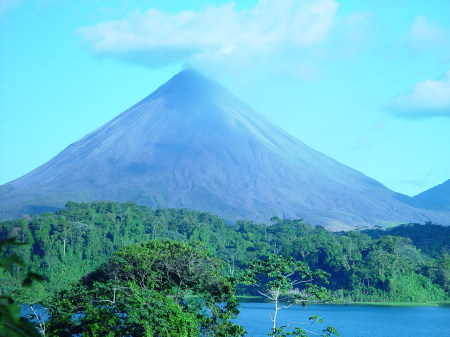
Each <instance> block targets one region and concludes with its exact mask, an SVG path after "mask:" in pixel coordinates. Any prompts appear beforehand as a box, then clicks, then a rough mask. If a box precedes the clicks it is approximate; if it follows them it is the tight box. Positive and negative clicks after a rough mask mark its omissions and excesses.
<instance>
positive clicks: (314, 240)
mask: <svg viewBox="0 0 450 337" xmlns="http://www.w3.org/2000/svg"><path fill="white" fill-rule="evenodd" d="M448 231H449V228H448V227H442V226H438V225H433V224H425V225H417V224H412V225H403V226H400V227H394V228H392V229H389V230H374V231H368V232H359V231H352V232H346V233H330V232H328V231H327V230H325V229H324V228H321V227H313V226H311V225H309V224H305V223H303V222H302V221H301V220H286V219H279V218H273V219H272V223H270V224H263V225H261V224H254V223H252V222H249V221H238V222H236V223H235V224H233V225H226V224H225V223H224V221H223V220H221V219H220V218H218V217H216V216H214V215H211V214H208V213H204V212H198V211H189V210H185V209H181V210H175V209H164V210H150V209H148V208H147V207H144V206H138V205H136V204H133V203H116V202H106V201H105V202H92V203H73V202H69V203H68V204H67V206H66V208H65V209H63V210H61V211H58V212H56V213H44V214H41V215H39V216H34V217H28V218H24V219H21V220H15V221H8V222H4V223H1V224H0V240H1V239H7V238H15V239H16V240H17V241H18V242H27V243H28V245H24V246H14V247H8V249H7V250H5V252H4V254H5V255H4V256H9V255H11V254H16V255H17V256H20V257H21V259H22V260H23V261H24V262H25V263H26V264H27V265H28V266H29V267H30V268H32V270H34V271H35V272H38V273H41V274H43V275H45V276H46V278H47V281H44V282H42V283H41V284H38V285H36V286H35V287H34V289H33V292H29V291H28V292H27V291H22V292H21V296H22V298H23V299H26V300H27V301H34V300H36V299H39V298H43V297H45V296H48V295H49V294H52V293H54V292H55V291H59V290H62V289H64V288H65V287H67V285H68V284H69V283H71V282H76V281H77V280H79V279H80V278H81V277H82V276H83V275H85V274H87V273H89V272H92V271H93V270H94V269H96V268H97V267H99V266H100V265H101V264H102V263H104V262H106V260H107V259H108V258H109V257H110V256H112V254H113V253H114V252H115V251H117V250H119V249H120V248H122V247H124V246H126V245H130V244H134V243H138V242H145V241H148V240H151V239H161V238H169V239H174V240H178V241H182V242H191V243H193V242H198V241H200V242H202V243H203V244H204V246H205V247H206V249H207V250H208V251H209V252H210V253H211V254H213V255H215V256H217V257H219V258H220V259H222V260H223V261H225V262H226V269H227V271H228V274H229V275H230V276H233V275H236V273H237V271H238V270H239V269H240V268H242V267H243V266H245V265H247V264H248V262H249V261H250V260H252V259H255V258H257V259H259V258H265V257H267V256H269V255H270V254H276V255H284V256H292V257H293V258H295V259H296V260H300V261H303V262H305V263H306V264H308V266H309V267H310V268H311V269H322V270H324V271H326V272H327V273H329V274H330V275H331V277H330V278H329V282H330V283H329V285H328V287H329V288H330V289H331V290H333V291H335V292H336V294H337V295H339V298H340V299H341V300H343V301H346V300H358V301H367V300H371V301H415V300H418V299H419V298H420V299H423V298H428V299H429V300H436V301H442V300H445V299H447V298H448V294H449V293H450V272H449V270H450V268H449V265H450V257H449V256H450V255H449V254H448V248H446V247H448V246H449V245H450V237H449V235H448ZM369 234H370V235H369ZM430 238H431V239H430ZM26 272H27V270H25V269H24V268H22V267H20V266H17V265H16V266H14V267H13V268H8V269H7V270H4V271H0V273H1V274H0V276H1V278H2V283H1V285H0V292H1V293H11V292H12V291H13V290H15V289H18V288H19V287H20V282H18V281H17V280H19V279H21V278H23V277H24V276H25V275H26ZM411 275H416V276H411ZM411 277H413V278H411ZM422 277H425V278H426V279H427V280H428V282H429V284H427V285H426V286H425V283H424V282H421V281H418V280H423V278H422ZM403 278H404V280H402V279H403ZM413 279H414V280H416V281H417V282H416V281H414V282H412V281H411V280H413ZM408 280H409V281H411V282H412V283H411V284H414V287H412V288H411V291H410V293H406V292H404V291H399V290H398V289H399V287H398V286H396V287H394V285H395V284H405V282H409V281H408ZM394 289H397V290H395V291H394ZM439 289H441V290H442V289H443V290H444V292H445V293H443V292H442V291H439ZM245 291H248V290H245ZM414 294H417V296H415V295H414ZM419 294H420V295H419Z"/></svg>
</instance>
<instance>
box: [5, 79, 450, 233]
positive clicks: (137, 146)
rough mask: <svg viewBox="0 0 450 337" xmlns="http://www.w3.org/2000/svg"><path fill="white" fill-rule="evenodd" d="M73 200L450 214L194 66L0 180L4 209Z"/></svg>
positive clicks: (390, 215) (414, 218)
mask: <svg viewBox="0 0 450 337" xmlns="http://www.w3.org/2000/svg"><path fill="white" fill-rule="evenodd" d="M69 200H72V201H93V200H115V201H133V202H136V203H139V204H144V205H148V206H150V207H153V208H161V207H163V208H166V207H171V208H190V209H197V210H203V211H209V212H212V213H214V214H217V215H219V216H221V217H223V218H225V219H227V220H229V221H234V220H237V219H247V220H255V221H264V220H267V219H269V218H270V217H272V216H274V215H277V216H279V217H286V218H304V219H305V220H306V221H308V222H310V223H312V224H320V225H325V226H328V227H332V228H334V229H344V228H350V227H353V226H358V225H376V224H380V223H387V222H393V223H398V222H423V221H426V220H432V221H435V222H438V223H439V222H441V223H443V222H444V219H448V218H449V217H448V214H447V216H445V214H441V213H437V212H433V211H429V210H422V209H418V208H415V207H413V206H412V204H411V205H410V204H409V202H410V198H409V197H407V196H404V195H401V194H398V193H395V192H393V191H391V190H389V189H387V188H386V187H384V186H383V185H382V184H380V183H378V182H377V181H375V180H373V179H371V178H369V177H367V176H365V175H363V174H362V173H360V172H358V171H355V170H353V169H351V168H349V167H347V166H345V165H342V164H340V163H338V162H337V161H335V160H333V159H331V158H329V157H327V156H325V155H323V154H321V153H319V152H317V151H315V150H313V149H311V148H310V147H308V146H306V145H305V144H303V143H302V142H300V141H299V140H297V139H295V138H294V137H292V136H290V135H289V134H287V133H286V132H284V131H283V130H281V129H280V128H278V127H277V126H275V125H273V124H272V123H270V122H269V121H267V120H266V119H265V118H264V117H263V116H261V115H260V114H258V113H257V112H255V111H254V110H253V109H251V108H250V107H249V106H247V105H246V104H245V103H243V102H242V101H240V100H239V99H238V98H236V97H235V96H233V95H232V94H231V93H230V92H229V91H227V90H226V89H225V88H223V87H222V86H220V85H219V84H217V83H215V82H213V81H211V80H209V79H206V78H205V77H203V76H202V75H200V74H198V73H195V72H193V71H189V70H188V71H183V72H181V73H179V74H178V75H176V76H174V77H173V78H172V79H171V80H169V81H168V82H167V83H165V84H164V85H162V86H161V87H160V88H159V89H157V90H156V91H155V92H154V93H152V94H151V95H150V96H148V97H146V98H145V99H143V100H142V101H141V102H139V103H137V104H136V105H134V106H133V107H131V108H130V109H128V110H126V111H125V112H123V113H122V114H120V115H119V116H117V117H116V118H114V119H113V120H111V121H110V122H108V123H107V124H105V125H104V126H102V127H100V128H99V129H97V130H95V131H93V132H92V133H90V134H88V135H87V136H85V137H84V138H82V139H81V140H79V141H78V142H76V143H74V144H72V145H70V146H69V147H67V148H66V149H65V150H63V151H62V152H61V153H59V154H58V155H57V156H56V157H54V158H53V159H51V160H50V161H48V162H47V163H45V164H44V165H42V166H40V167H38V168H37V169H35V170H33V171H32V172H30V173H28V174H27V175H25V176H23V177H21V178H19V179H16V180H14V181H11V182H9V183H7V184H5V185H3V186H1V187H0V213H1V218H2V219H7V218H9V219H11V218H14V217H18V216H21V215H23V214H25V213H36V212H40V211H44V210H51V209H55V208H61V207H63V206H64V204H65V203H66V202H67V201H69ZM447 221H448V220H447Z"/></svg>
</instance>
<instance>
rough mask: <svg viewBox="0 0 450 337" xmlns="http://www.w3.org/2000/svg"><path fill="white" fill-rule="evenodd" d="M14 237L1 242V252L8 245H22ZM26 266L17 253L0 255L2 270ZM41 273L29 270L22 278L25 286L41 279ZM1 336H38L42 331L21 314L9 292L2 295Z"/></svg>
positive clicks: (0, 305) (0, 303)
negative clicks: (5, 255) (6, 255)
mask: <svg viewBox="0 0 450 337" xmlns="http://www.w3.org/2000/svg"><path fill="white" fill-rule="evenodd" d="M21 245H23V244H21V243H17V242H16V241H15V240H14V239H8V240H4V241H1V242H0V253H1V251H2V249H3V248H4V247H5V246H6V247H8V246H21ZM14 265H16V266H20V267H25V264H24V262H23V261H22V259H21V258H20V257H19V256H17V255H15V254H12V255H9V256H8V257H1V256H0V270H1V269H5V268H9V267H11V266H14ZM42 279H43V278H42V276H41V275H39V274H36V273H33V272H28V273H27V274H26V276H25V278H24V279H23V280H22V286H23V287H30V286H31V285H32V282H33V281H41V280H42ZM0 336H9V337H38V336H40V333H39V332H38V331H37V330H36V329H35V327H34V325H33V324H32V323H30V322H29V321H28V320H26V319H25V318H23V317H21V316H20V309H19V306H18V305H17V303H16V302H15V301H14V300H13V299H12V298H11V297H10V296H8V295H7V294H3V295H2V296H0Z"/></svg>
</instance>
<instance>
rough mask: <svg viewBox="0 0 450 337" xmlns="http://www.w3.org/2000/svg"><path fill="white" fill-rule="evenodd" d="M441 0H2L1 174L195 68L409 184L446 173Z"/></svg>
mask: <svg viewBox="0 0 450 337" xmlns="http://www.w3.org/2000/svg"><path fill="white" fill-rule="evenodd" d="M449 13H450V1H448V0H428V1H423V0H408V1H406V0H396V1H392V0H391V1H387V0H353V1H352V0H345V1H343V0H342V1H336V0H266V1H264V0H260V1H257V0H246V1H235V2H229V1H203V0H192V1H162V0H161V1H152V0H148V1H138V0H136V1H134V0H115V1H104V0H96V1H94V0H78V1H70V0H0V163H1V166H0V184H2V183H6V182H8V181H10V180H13V179H15V178H18V177H20V176H22V175H23V174H26V173H27V172H29V171H31V170H32V169H34V168H36V167H38V166H39V165H41V164H43V163H44V162H46V161H47V160H49V159H51V158H52V157H53V156H55V155H56V154H58V153H59V152H60V151H61V150H63V149H64V148H65V147H67V146H68V145H69V144H71V143H73V142H75V141H77V140H78V139H80V138H81V137H83V136H84V135H86V134H87V133H89V132H91V131H92V130H94V129H96V128H98V127H100V126H101V125H103V124H104V123H106V122H107V121H109V120H110V119H112V118H113V117H115V116H116V115H118V114H119V113H121V112H122V111H123V110H125V109H127V108H128V107H130V106H131V105H133V104H134V103H136V102H137V101H139V100H140V99H142V98H143V97H145V96H147V95H148V94H150V93H151V92H152V91H153V90H155V89H156V88H157V87H158V86H159V85H160V84H162V83H164V82H165V81H167V80H168V79H169V78H170V77H172V76H173V75H175V74H176V73H177V72H179V71H180V70H182V69H183V68H184V67H192V68H195V69H197V70H199V71H200V72H203V73H204V74H205V75H207V76H209V77H211V78H213V79H215V80H217V81H219V82H220V83H222V84H223V85H224V86H226V87H227V88H229V89H230V90H231V91H232V92H234V93H235V94H236V95H237V96H238V97H240V98H241V99H242V100H244V101H245V102H247V103H248V104H249V105H250V106H252V107H253V108H255V109H256V110H258V111H259V112H260V113H262V114H263V115H265V116H266V117H267V118H268V119H269V120H271V121H272V122H274V123H275V124H277V125H278V126H280V127H281V128H283V129H285V130H286V131H288V132H289V133H291V134H292V135H294V136H296V137H297V138H298V139H300V140H301V141H303V142H304V143H306V144H308V145H310V146H311V147H313V148H315V149H316V150H319V151H320V152H323V153H325V154H327V155H329V156H331V157H333V158H335V159H336V160H338V161H340V162H342V163H344V164H346V165H348V166H350V167H353V168H355V169H357V170H359V171H361V172H363V173H365V174H366V175H368V176H370V177H372V178H375V179H377V180H378V181H380V182H381V183H383V184H384V185H385V186H387V187H389V188H391V189H393V190H395V191H398V192H401V193H405V194H408V195H414V194H417V193H419V192H421V191H423V190H426V189H428V188H430V187H433V186H435V185H437V184H439V183H442V182H444V181H445V180H447V179H449V178H450V150H449V148H450V14H449Z"/></svg>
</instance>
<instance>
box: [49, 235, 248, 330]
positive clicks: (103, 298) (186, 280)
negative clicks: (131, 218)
mask: <svg viewBox="0 0 450 337" xmlns="http://www.w3.org/2000/svg"><path fill="white" fill-rule="evenodd" d="M222 270H223V268H222V266H221V261H220V260H219V259H217V258H214V257H212V256H211V255H210V254H209V253H208V252H207V251H206V250H205V249H203V248H202V247H201V246H200V247H199V246H198V245H196V247H193V246H192V245H188V244H185V243H182V242H177V241H172V240H168V239H164V240H152V241H148V242H146V243H141V244H134V245H130V246H127V247H125V248H123V249H121V250H120V251H118V252H117V253H115V254H114V255H113V256H112V257H111V258H110V259H109V260H108V262H107V263H106V264H103V265H102V266H101V267H99V268H97V269H96V270H95V271H94V272H92V273H90V274H88V275H87V276H85V277H83V278H82V279H81V280H80V281H79V282H77V283H75V284H74V285H72V286H71V287H70V288H69V289H67V290H63V291H61V292H59V293H58V294H57V296H54V297H52V298H50V300H48V301H44V305H45V306H46V307H47V308H48V309H49V316H50V319H49V321H48V323H47V332H48V334H49V335H50V336H73V335H82V336H92V337H94V336H111V337H112V336H167V337H191V336H192V337H193V336H199V335H200V334H201V335H202V336H218V337H220V336H221V337H233V336H236V337H237V336H243V334H244V332H245V331H244V330H243V328H242V327H240V326H239V325H236V324H234V323H232V322H231V321H230V319H231V318H234V317H236V315H237V313H238V311H237V306H238V302H237V300H236V298H235V297H234V294H235V290H234V285H233V282H232V281H231V280H230V279H229V278H228V277H226V276H224V275H223V273H222Z"/></svg>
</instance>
